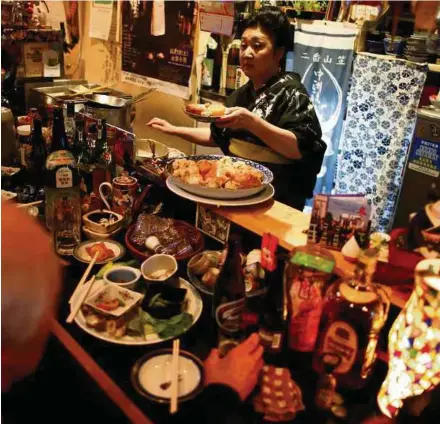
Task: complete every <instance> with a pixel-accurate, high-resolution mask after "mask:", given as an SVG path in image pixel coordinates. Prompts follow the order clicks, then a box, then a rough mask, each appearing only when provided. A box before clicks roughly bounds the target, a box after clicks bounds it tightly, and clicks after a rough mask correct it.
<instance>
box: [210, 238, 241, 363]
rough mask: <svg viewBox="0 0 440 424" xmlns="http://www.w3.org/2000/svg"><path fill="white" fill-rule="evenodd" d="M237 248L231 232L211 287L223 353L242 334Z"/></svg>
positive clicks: (238, 246)
mask: <svg viewBox="0 0 440 424" xmlns="http://www.w3.org/2000/svg"><path fill="white" fill-rule="evenodd" d="M241 252H242V244H241V237H240V236H238V235H235V234H233V235H231V236H230V237H229V241H228V248H227V250H226V251H224V252H223V254H224V255H225V256H224V257H225V260H224V263H223V266H222V269H221V271H220V275H219V278H218V279H217V282H216V284H215V288H214V300H213V313H214V318H215V321H216V324H217V328H218V340H219V343H218V345H219V350H220V354H221V355H223V356H224V355H226V354H227V352H228V351H229V350H230V349H232V348H233V347H234V346H236V345H237V344H239V343H240V342H241V341H242V340H243V338H244V331H243V329H242V325H241V324H242V320H243V312H244V309H245V305H246V290H245V285H244V277H243V272H242V265H241Z"/></svg>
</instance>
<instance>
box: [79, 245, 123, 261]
mask: <svg viewBox="0 0 440 424" xmlns="http://www.w3.org/2000/svg"><path fill="white" fill-rule="evenodd" d="M96 252H98V257H97V259H96V262H95V263H96V264H106V263H107V262H110V261H116V260H118V259H120V258H122V257H123V256H124V255H125V247H124V246H122V244H120V243H118V242H116V241H113V240H105V241H98V242H97V241H93V240H90V241H85V242H83V243H80V244H78V245H77V246H76V247H75V249H74V250H73V256H74V257H75V259H77V260H78V261H80V262H84V263H86V264H88V263H90V262H91V260H92V259H93V257H94V256H95V253H96Z"/></svg>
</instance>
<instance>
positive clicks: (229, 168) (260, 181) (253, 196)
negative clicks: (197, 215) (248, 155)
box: [167, 155, 275, 206]
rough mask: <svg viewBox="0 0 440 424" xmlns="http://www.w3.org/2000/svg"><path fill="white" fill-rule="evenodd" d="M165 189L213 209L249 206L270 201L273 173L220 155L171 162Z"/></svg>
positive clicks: (255, 165) (250, 162)
mask: <svg viewBox="0 0 440 424" xmlns="http://www.w3.org/2000/svg"><path fill="white" fill-rule="evenodd" d="M167 173H168V178H167V186H168V188H169V189H170V190H171V191H172V192H173V193H175V194H177V195H178V196H181V197H183V198H186V199H189V200H192V201H194V202H198V203H204V204H208V205H215V206H250V205H256V204H259V203H263V202H265V201H267V200H269V199H271V198H272V197H273V195H274V194H275V190H274V188H273V186H272V184H271V182H272V180H273V174H272V171H270V170H269V169H268V168H266V167H265V166H263V165H261V164H259V163H257V162H253V161H251V160H247V159H241V158H235V157H227V156H220V155H199V156H189V157H187V158H185V159H176V160H174V161H171V162H170V163H169V164H168V167H167Z"/></svg>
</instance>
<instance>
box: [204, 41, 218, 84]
mask: <svg viewBox="0 0 440 424" xmlns="http://www.w3.org/2000/svg"><path fill="white" fill-rule="evenodd" d="M216 49H217V41H216V40H215V39H214V38H213V37H212V36H211V37H209V40H208V44H207V46H206V56H205V58H204V59H203V62H202V87H203V88H205V89H210V88H211V87H212V80H213V72H214V59H215V52H216Z"/></svg>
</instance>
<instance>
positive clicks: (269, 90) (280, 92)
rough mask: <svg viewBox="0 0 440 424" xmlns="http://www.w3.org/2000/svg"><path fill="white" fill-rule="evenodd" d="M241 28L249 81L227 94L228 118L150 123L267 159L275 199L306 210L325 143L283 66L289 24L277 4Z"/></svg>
mask: <svg viewBox="0 0 440 424" xmlns="http://www.w3.org/2000/svg"><path fill="white" fill-rule="evenodd" d="M241 32H242V34H241V47H240V66H241V67H242V69H243V72H244V73H245V74H246V76H247V77H248V78H249V81H248V83H247V84H246V85H244V86H243V87H240V88H239V89H237V90H235V91H234V92H233V93H232V94H231V96H229V97H228V98H227V100H226V107H227V110H226V113H225V115H224V116H223V117H221V118H220V119H219V120H218V121H216V123H215V124H212V125H211V127H210V128H188V127H176V126H174V125H171V124H170V123H169V122H167V121H165V120H163V119H158V118H153V119H152V120H151V121H150V122H149V123H148V124H147V125H149V126H150V127H152V128H156V129H158V130H161V131H163V132H164V133H167V134H172V135H177V136H180V137H183V138H185V139H186V140H188V141H190V142H193V143H196V144H200V145H205V146H219V147H220V148H221V149H222V151H223V152H224V153H225V154H226V155H232V156H238V157H242V158H246V159H251V160H254V161H257V162H260V163H262V164H264V165H265V166H267V167H268V168H270V169H271V170H272V172H273V173H274V177H275V178H274V186H275V198H276V199H277V200H278V201H280V202H282V203H285V204H287V205H290V206H292V207H294V208H296V209H299V210H302V209H303V207H304V204H305V201H306V198H309V197H312V196H313V188H314V186H315V182H316V175H317V174H318V172H319V170H320V168H321V163H322V159H323V157H324V152H325V144H324V142H322V141H321V127H320V125H319V121H318V118H317V117H316V114H315V111H314V108H313V105H312V104H311V102H310V98H309V96H308V95H307V92H306V90H305V88H304V86H303V85H302V83H301V80H300V77H299V75H298V74H286V73H284V72H283V71H282V70H281V64H283V63H284V58H285V55H286V52H287V50H289V48H290V46H291V42H292V32H291V26H290V23H289V21H288V19H287V17H286V15H285V14H284V13H282V12H281V11H280V10H279V9H278V8H277V7H265V8H263V9H261V10H260V11H258V12H257V13H255V14H254V15H251V16H250V17H249V18H248V19H247V20H246V22H245V23H244V26H243V30H242V31H241Z"/></svg>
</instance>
